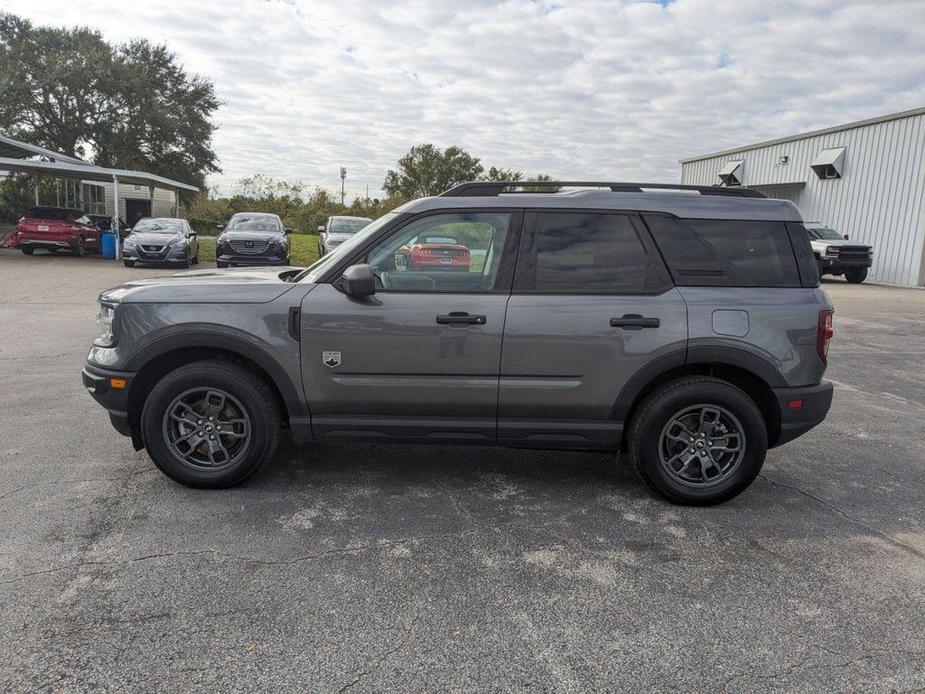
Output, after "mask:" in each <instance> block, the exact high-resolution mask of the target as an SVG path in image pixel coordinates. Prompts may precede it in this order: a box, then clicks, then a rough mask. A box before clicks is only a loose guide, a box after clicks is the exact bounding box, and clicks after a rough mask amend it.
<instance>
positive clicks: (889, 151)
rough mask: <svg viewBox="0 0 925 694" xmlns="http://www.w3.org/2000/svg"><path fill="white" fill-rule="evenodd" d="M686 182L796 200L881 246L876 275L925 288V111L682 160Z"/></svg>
mask: <svg viewBox="0 0 925 694" xmlns="http://www.w3.org/2000/svg"><path fill="white" fill-rule="evenodd" d="M681 182H682V183H686V184H694V185H715V184H722V185H730V186H735V185H741V186H747V187H749V188H755V189H756V190H759V191H761V192H762V193H764V194H765V195H767V196H768V197H775V198H784V199H786V200H792V201H793V202H794V203H795V204H796V205H797V207H799V208H800V212H802V214H803V219H805V220H806V221H813V222H822V223H824V224H826V225H827V226H830V227H832V228H834V229H836V230H837V231H839V232H841V233H843V234H847V235H848V237H849V238H850V239H851V240H852V241H857V242H859V243H866V244H869V245H871V246H873V248H874V263H873V266H872V267H871V270H870V277H871V279H874V280H879V281H881V282H890V283H894V284H903V285H925V108H919V109H915V110H912V111H904V112H902V113H894V114H892V115H889V116H881V117H879V118H871V119H869V120H864V121H858V122H856V123H848V124H847V125H839V126H836V127H834V128H825V129H823V130H815V131H813V132H808V133H803V134H801V135H792V136H790V137H783V138H780V139H778V140H769V141H768V142H760V143H758V144H754V145H747V146H744V147H736V148H733V149H727V150H723V151H721V152H715V153H713V154H705V155H703V156H699V157H691V158H689V159H682V160H681Z"/></svg>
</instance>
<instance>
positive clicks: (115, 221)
mask: <svg viewBox="0 0 925 694" xmlns="http://www.w3.org/2000/svg"><path fill="white" fill-rule="evenodd" d="M111 231H112V233H114V234H115V235H116V260H122V243H121V242H120V239H119V177H118V176H113V177H112V230H111Z"/></svg>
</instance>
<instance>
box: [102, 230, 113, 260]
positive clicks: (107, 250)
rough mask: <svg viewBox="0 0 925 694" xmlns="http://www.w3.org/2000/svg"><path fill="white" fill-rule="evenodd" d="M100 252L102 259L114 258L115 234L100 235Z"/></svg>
mask: <svg viewBox="0 0 925 694" xmlns="http://www.w3.org/2000/svg"><path fill="white" fill-rule="evenodd" d="M100 250H101V252H102V255H103V257H104V258H109V259H110V260H111V259H112V258H115V257H116V235H115V234H108V233H106V234H100Z"/></svg>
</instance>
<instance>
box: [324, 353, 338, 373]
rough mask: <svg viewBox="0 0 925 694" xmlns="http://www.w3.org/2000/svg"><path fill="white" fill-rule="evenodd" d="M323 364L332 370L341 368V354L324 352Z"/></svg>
mask: <svg viewBox="0 0 925 694" xmlns="http://www.w3.org/2000/svg"><path fill="white" fill-rule="evenodd" d="M321 363H322V364H324V365H325V366H327V367H330V368H332V369H333V368H334V367H335V366H340V352H322V353H321Z"/></svg>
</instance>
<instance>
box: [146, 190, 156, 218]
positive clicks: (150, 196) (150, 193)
mask: <svg viewBox="0 0 925 694" xmlns="http://www.w3.org/2000/svg"><path fill="white" fill-rule="evenodd" d="M148 200H149V203H148V208H149V209H150V210H151V216H152V217H157V215H156V214H154V186H148Z"/></svg>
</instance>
